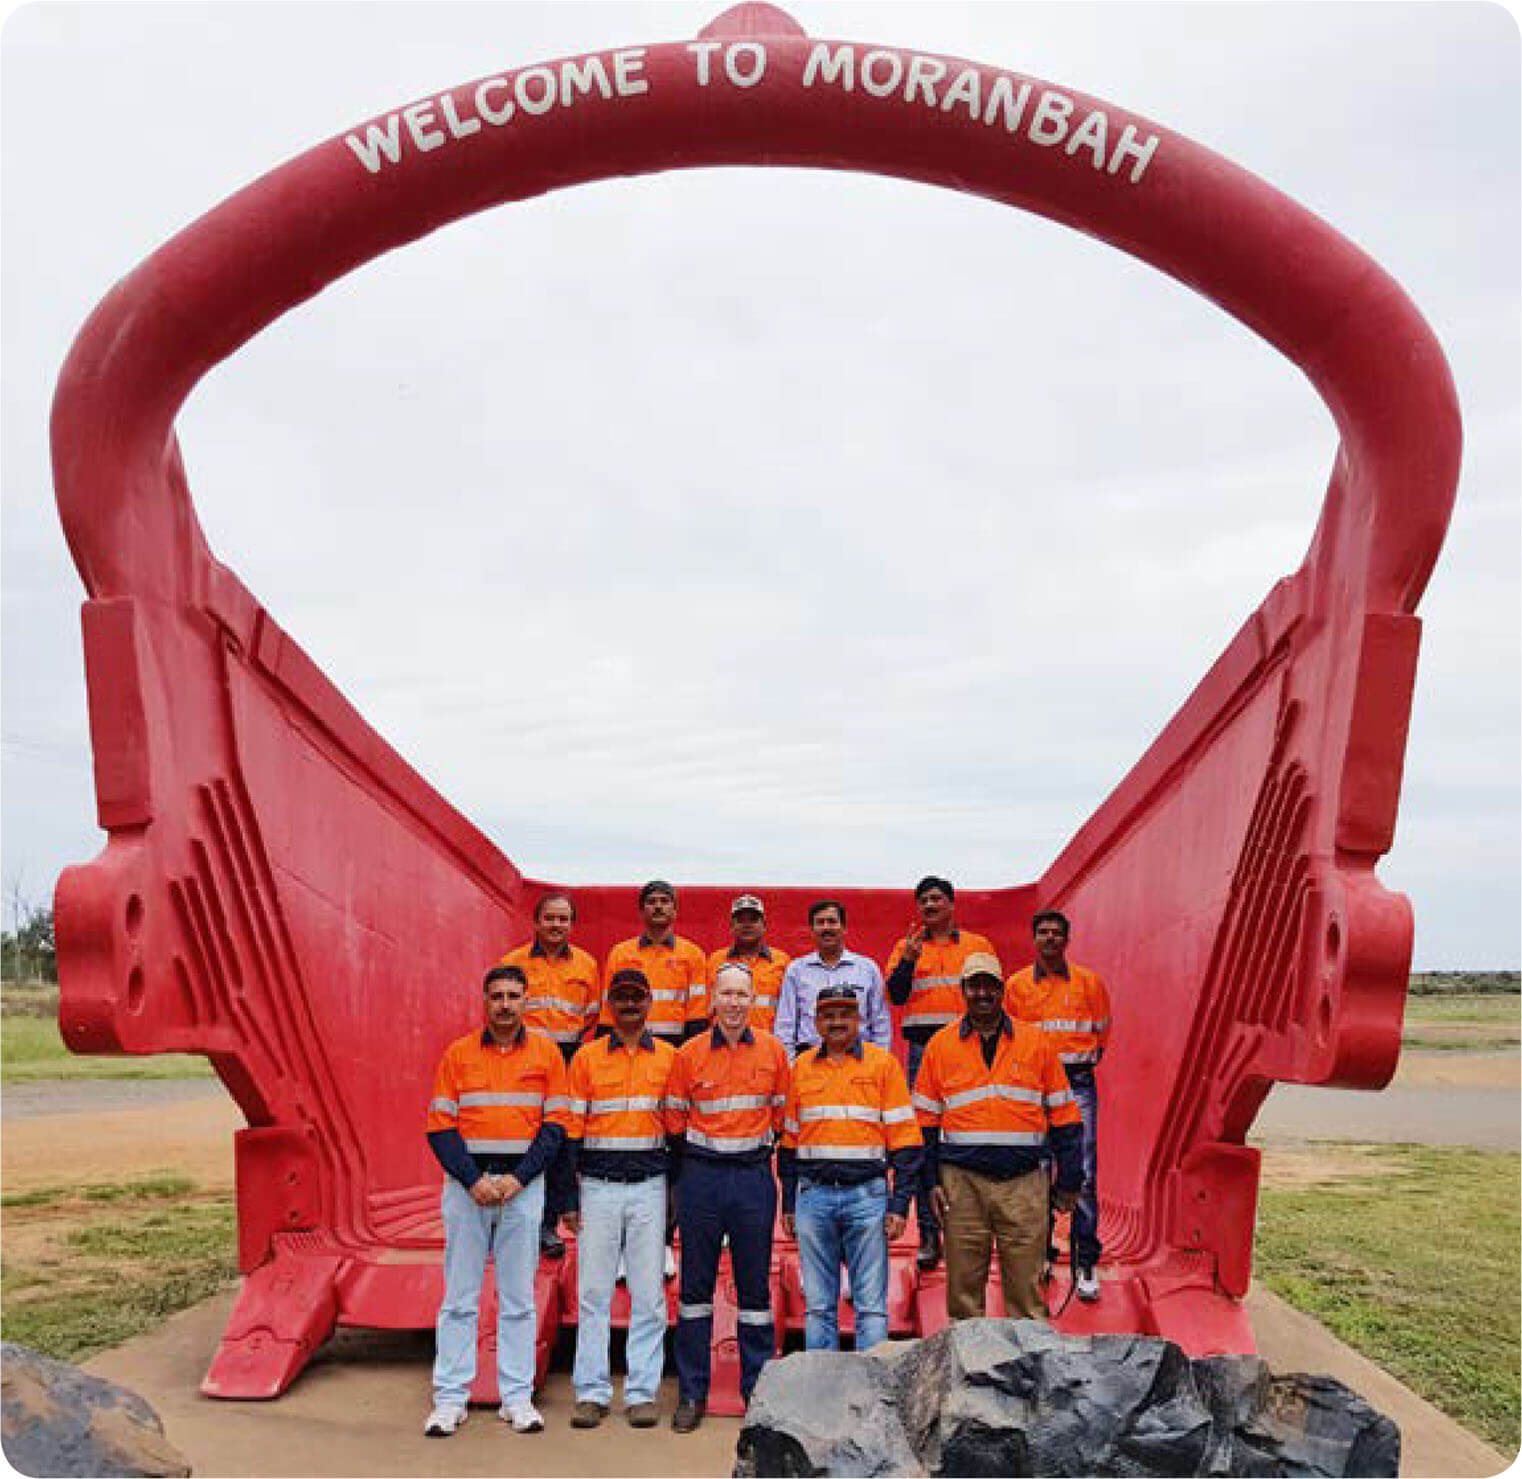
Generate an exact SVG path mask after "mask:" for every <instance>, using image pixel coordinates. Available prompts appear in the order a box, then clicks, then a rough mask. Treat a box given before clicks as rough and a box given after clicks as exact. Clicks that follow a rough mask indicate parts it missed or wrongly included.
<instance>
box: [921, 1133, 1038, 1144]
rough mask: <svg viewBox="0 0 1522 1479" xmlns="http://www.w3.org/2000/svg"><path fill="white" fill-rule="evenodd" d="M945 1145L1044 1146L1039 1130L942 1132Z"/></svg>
mask: <svg viewBox="0 0 1522 1479" xmlns="http://www.w3.org/2000/svg"><path fill="white" fill-rule="evenodd" d="M941 1141H942V1143H943V1144H945V1145H1045V1144H1046V1136H1045V1134H1043V1133H1042V1132H1041V1131H1040V1130H942V1131H941Z"/></svg>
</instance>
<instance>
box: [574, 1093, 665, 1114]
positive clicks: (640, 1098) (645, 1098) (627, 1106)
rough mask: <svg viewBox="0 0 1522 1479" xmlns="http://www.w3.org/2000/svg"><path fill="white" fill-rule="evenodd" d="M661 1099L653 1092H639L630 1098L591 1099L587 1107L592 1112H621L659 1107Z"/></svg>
mask: <svg viewBox="0 0 1522 1479" xmlns="http://www.w3.org/2000/svg"><path fill="white" fill-rule="evenodd" d="M660 1107H661V1101H660V1098H659V1096H657V1095H654V1094H639V1095H636V1096H635V1097H634V1098H632V1099H593V1100H591V1101H590V1102H589V1103H588V1105H587V1108H588V1109H589V1110H590V1111H591V1112H592V1113H593V1114H622V1113H624V1112H626V1111H633V1110H637V1109H659V1108H660Z"/></svg>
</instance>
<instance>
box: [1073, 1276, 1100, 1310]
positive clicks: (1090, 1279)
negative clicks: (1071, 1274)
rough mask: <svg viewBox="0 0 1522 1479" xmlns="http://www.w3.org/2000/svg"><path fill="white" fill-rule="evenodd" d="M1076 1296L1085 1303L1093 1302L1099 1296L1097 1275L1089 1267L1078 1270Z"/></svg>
mask: <svg viewBox="0 0 1522 1479" xmlns="http://www.w3.org/2000/svg"><path fill="white" fill-rule="evenodd" d="M1078 1297H1079V1298H1080V1299H1081V1300H1082V1301H1083V1302H1084V1303H1085V1304H1093V1303H1094V1302H1095V1301H1096V1300H1097V1299H1098V1298H1099V1275H1098V1274H1096V1273H1095V1272H1094V1270H1093V1269H1091V1268H1081V1269H1079V1270H1078Z"/></svg>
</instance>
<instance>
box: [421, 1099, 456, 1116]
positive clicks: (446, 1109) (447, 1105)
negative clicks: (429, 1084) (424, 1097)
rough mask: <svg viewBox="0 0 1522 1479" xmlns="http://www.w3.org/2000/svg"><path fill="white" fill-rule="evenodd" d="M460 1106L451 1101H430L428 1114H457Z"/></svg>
mask: <svg viewBox="0 0 1522 1479" xmlns="http://www.w3.org/2000/svg"><path fill="white" fill-rule="evenodd" d="M459 1112H460V1106H459V1105H458V1104H456V1103H455V1102H454V1100H453V1099H430V1100H429V1101H428V1113H429V1114H458V1113H459Z"/></svg>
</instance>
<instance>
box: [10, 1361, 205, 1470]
mask: <svg viewBox="0 0 1522 1479" xmlns="http://www.w3.org/2000/svg"><path fill="white" fill-rule="evenodd" d="M0 1442H3V1444H4V1447H5V1456H6V1458H7V1459H9V1460H10V1464H11V1467H12V1468H14V1469H16V1470H17V1471H18V1472H19V1473H22V1474H29V1475H33V1476H38V1479H41V1476H54V1475H57V1476H60V1479H62V1476H74V1475H107V1474H121V1475H186V1474H189V1473H190V1465H189V1464H187V1463H186V1462H185V1459H184V1457H183V1456H182V1455H181V1454H180V1453H179V1452H178V1451H177V1450H176V1449H175V1447H174V1445H173V1444H171V1443H170V1441H169V1440H168V1439H167V1438H166V1437H165V1436H164V1425H163V1424H162V1423H161V1422H160V1421H159V1418H158V1414H157V1413H156V1412H155V1411H154V1410H153V1409H152V1408H151V1407H150V1406H149V1405H148V1404H147V1403H146V1402H145V1401H143V1399H142V1398H141V1397H139V1396H138V1395H137V1393H135V1392H129V1391H128V1390H127V1389H126V1388H125V1387H119V1386H117V1385H116V1384H115V1383H114V1382H109V1381H103V1380H102V1379H101V1378H100V1377H98V1376H89V1375H87V1374H86V1373H85V1372H83V1371H81V1370H80V1369H79V1368H78V1367H77V1366H70V1365H68V1364H67V1363H65V1362H63V1361H54V1360H53V1359H51V1358H50V1357H48V1356H44V1355H42V1354H41V1353H40V1352H38V1351H34V1350H32V1349H31V1348H30V1347H28V1346H24V1345H16V1344H15V1343H14V1342H12V1341H5V1342H3V1343H0Z"/></svg>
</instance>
